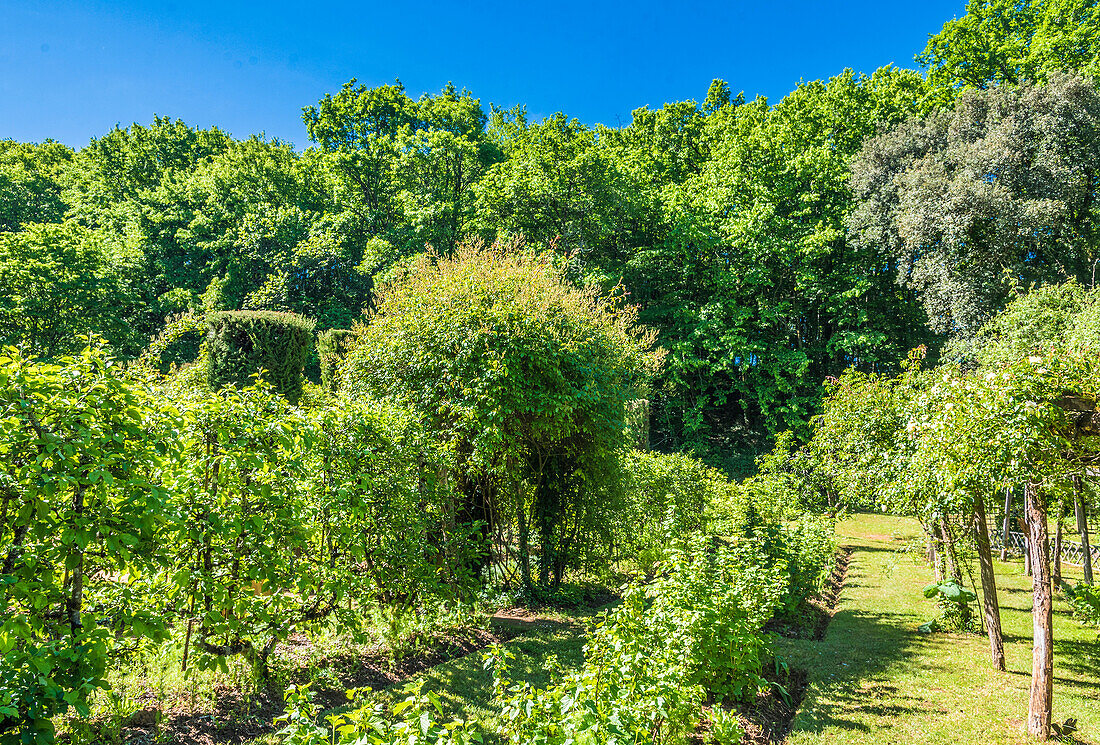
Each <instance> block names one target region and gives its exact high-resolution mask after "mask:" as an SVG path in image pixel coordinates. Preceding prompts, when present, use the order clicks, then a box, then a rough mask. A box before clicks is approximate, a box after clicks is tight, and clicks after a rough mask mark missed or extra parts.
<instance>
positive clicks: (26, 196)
mask: <svg viewBox="0 0 1100 745" xmlns="http://www.w3.org/2000/svg"><path fill="white" fill-rule="evenodd" d="M72 157H73V151H72V150H71V149H70V148H68V147H66V146H65V145H62V144H60V143H57V142H44V143H42V144H41V145H34V144H30V143H23V142H14V141H13V140H0V233H3V232H8V231H12V232H14V231H18V230H20V229H21V226H22V225H24V224H26V223H44V222H61V220H62V219H63V218H64V216H65V203H64V201H63V200H62V199H61V190H62V186H61V182H60V178H61V175H62V173H63V172H64V170H65V168H66V167H67V165H68V163H69V161H70V160H71V159H72Z"/></svg>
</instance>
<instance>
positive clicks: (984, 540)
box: [974, 494, 1005, 670]
mask: <svg viewBox="0 0 1100 745" xmlns="http://www.w3.org/2000/svg"><path fill="white" fill-rule="evenodd" d="M974 523H975V527H976V528H977V530H976V536H975V537H976V538H977V543H978V563H979V564H980V565H981V570H982V606H983V610H984V611H985V627H986V630H987V631H988V633H989V654H990V660H991V661H992V663H993V667H995V668H996V669H998V670H1004V669H1005V649H1004V641H1003V640H1002V638H1001V608H1000V605H999V604H998V603H997V578H996V576H995V575H994V574H993V552H992V551H991V550H990V547H989V526H988V525H987V524H986V521H985V498H984V497H983V496H981V495H980V494H979V495H978V496H977V498H976V499H975V500H974Z"/></svg>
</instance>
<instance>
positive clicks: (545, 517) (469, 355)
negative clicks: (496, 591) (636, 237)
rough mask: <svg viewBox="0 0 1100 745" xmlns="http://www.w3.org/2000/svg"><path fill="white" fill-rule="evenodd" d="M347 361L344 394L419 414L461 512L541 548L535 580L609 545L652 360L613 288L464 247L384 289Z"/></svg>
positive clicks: (509, 254)
mask: <svg viewBox="0 0 1100 745" xmlns="http://www.w3.org/2000/svg"><path fill="white" fill-rule="evenodd" d="M360 338H361V341H360V342H359V343H358V344H357V345H356V346H355V347H354V348H353V349H352V350H351V351H350V352H349V355H348V359H347V363H346V365H345V367H344V369H343V371H342V376H343V389H342V390H343V392H344V395H345V396H347V397H350V398H354V397H363V396H368V397H377V398H382V399H386V400H390V401H392V402H394V403H396V404H398V405H400V406H402V407H406V408H408V409H409V410H411V411H412V412H414V413H415V414H416V415H417V416H418V417H421V418H422V420H423V421H424V423H425V426H426V428H427V431H428V432H429V433H430V435H431V436H432V437H433V438H435V439H437V440H438V441H439V442H440V443H441V444H443V445H444V447H446V448H447V452H448V456H449V457H450V458H451V469H450V470H451V473H450V477H451V478H453V479H454V480H455V481H456V483H457V487H458V489H459V491H460V492H461V493H462V494H463V495H464V496H465V500H464V503H463V504H461V505H459V506H458V513H457V515H456V517H457V518H458V519H459V521H460V522H464V523H473V522H480V523H482V525H483V527H485V528H486V535H487V536H488V535H490V533H491V531H493V530H495V529H496V527H497V526H498V525H500V523H501V522H502V521H503V520H504V519H509V518H510V519H512V520H515V524H516V525H517V529H518V530H519V532H520V536H519V537H520V541H521V547H520V556H519V557H518V558H519V561H521V562H523V563H524V569H525V572H524V573H525V579H528V578H529V575H527V567H528V564H527V562H528V559H527V556H528V554H527V545H526V543H525V542H526V541H527V539H528V531H530V532H531V533H533V534H535V535H536V536H537V537H538V540H539V544H540V549H541V550H540V554H539V556H540V559H541V561H540V565H539V581H540V584H542V585H547V584H551V583H552V584H554V585H557V584H558V583H560V581H561V576H562V573H563V572H564V570H565V569H566V568H567V567H575V566H577V565H578V564H579V563H580V562H581V560H582V559H584V558H585V555H586V554H588V553H590V552H592V551H594V550H598V549H599V547H600V546H601V545H602V546H606V543H607V536H608V534H609V532H610V523H611V514H612V510H613V509H614V504H613V503H612V501H611V500H609V499H605V498H603V497H604V495H605V494H607V493H608V492H609V490H611V489H613V487H614V486H615V485H616V481H617V476H618V468H617V460H616V455H617V451H618V449H619V447H620V446H622V445H623V444H624V441H625V428H624V417H625V406H626V404H627V402H629V401H632V400H634V399H636V398H637V397H638V395H639V392H640V390H641V389H642V388H643V387H644V386H645V384H646V383H647V379H648V377H649V376H650V374H651V373H652V371H653V370H654V369H655V367H656V361H657V360H656V355H655V354H654V353H653V352H652V351H651V350H650V347H651V344H652V335H650V334H648V333H646V332H644V331H643V330H641V329H639V328H638V327H637V326H636V325H635V316H634V313H633V312H632V310H631V309H630V308H629V307H623V306H622V305H621V300H620V298H619V297H617V296H615V295H609V296H604V295H601V294H598V293H596V292H594V291H582V290H578V289H576V288H575V287H573V286H571V285H570V284H569V283H567V282H566V281H565V280H564V278H563V277H562V274H561V270H560V269H559V268H557V267H556V266H555V265H554V263H553V262H552V260H551V258H549V257H545V256H544V257H532V256H530V255H527V254H524V253H522V252H518V251H515V250H514V249H513V250H511V251H506V250H504V248H503V247H494V248H479V247H466V248H464V249H462V250H461V251H460V252H459V253H457V254H456V255H455V256H454V257H453V258H449V259H448V258H437V259H433V257H430V256H425V257H422V258H421V259H420V260H419V261H418V262H417V264H416V266H415V268H414V270H413V271H411V272H410V273H409V274H408V276H407V278H406V279H404V280H403V281H399V282H395V283H394V284H393V285H391V286H388V287H386V288H383V289H382V290H380V292H379V297H378V313H377V314H376V315H374V316H373V317H372V318H371V320H370V324H369V325H367V326H366V327H361V329H360Z"/></svg>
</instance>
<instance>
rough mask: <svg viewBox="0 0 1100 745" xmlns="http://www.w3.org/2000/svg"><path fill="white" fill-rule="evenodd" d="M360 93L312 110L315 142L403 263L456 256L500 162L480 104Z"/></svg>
mask: <svg viewBox="0 0 1100 745" xmlns="http://www.w3.org/2000/svg"><path fill="white" fill-rule="evenodd" d="M355 83H356V81H355V80H351V81H349V82H348V83H346V84H345V85H344V87H343V88H342V89H341V90H340V92H339V93H337V94H336V95H326V96H325V97H324V99H322V100H321V101H320V102H319V103H318V104H317V106H309V107H306V108H305V109H304V111H303V119H304V120H305V123H306V128H307V129H308V131H309V136H310V139H312V140H313V141H314V142H316V143H317V144H318V145H319V146H320V148H321V150H322V151H323V152H324V153H325V155H326V158H327V160H328V162H330V163H331V164H332V167H333V169H334V171H335V173H336V174H338V176H339V180H338V183H339V184H340V188H341V190H342V192H343V196H344V197H345V198H346V201H347V203H348V204H349V206H350V207H351V209H352V210H353V211H354V212H355V213H357V214H358V215H360V216H361V217H362V218H363V220H364V227H365V229H366V231H367V232H368V233H369V234H370V235H371V236H375V237H380V238H383V239H385V240H386V241H387V242H389V243H391V244H392V245H394V246H400V247H401V248H402V251H401V253H402V254H403V255H410V254H415V253H418V252H420V251H422V250H424V248H425V246H426V245H427V246H431V247H433V248H434V249H435V250H437V251H440V252H443V253H450V252H451V251H453V250H454V249H455V247H456V246H457V245H458V244H459V243H460V242H461V241H462V240H463V238H464V237H465V236H466V235H467V225H468V223H469V221H470V219H471V216H472V214H473V200H472V197H471V195H470V192H471V189H472V187H473V185H474V184H475V183H476V182H477V181H478V179H479V178H480V177H481V174H482V173H483V172H484V171H485V169H486V167H487V166H488V165H489V164H490V163H492V162H493V161H494V160H496V159H497V157H498V151H497V150H496V148H495V147H494V146H493V145H492V144H491V143H490V142H489V141H488V139H487V138H486V135H485V114H484V113H483V112H482V109H481V103H480V101H479V100H478V99H476V98H474V97H473V96H472V95H471V94H470V93H469V92H467V91H462V92H461V93H459V92H458V91H457V90H456V89H455V87H454V86H453V85H451V84H448V85H447V87H446V88H444V89H443V90H442V91H441V92H440V93H439V94H438V95H434V96H431V95H426V94H425V95H424V96H422V97H421V98H420V100H419V101H414V100H413V99H411V98H409V97H408V95H406V93H405V87H404V86H403V85H401V83H400V82H398V83H396V84H395V85H385V86H379V87H377V88H367V87H366V86H362V85H359V86H356V84H355ZM379 268H380V269H383V268H385V267H379Z"/></svg>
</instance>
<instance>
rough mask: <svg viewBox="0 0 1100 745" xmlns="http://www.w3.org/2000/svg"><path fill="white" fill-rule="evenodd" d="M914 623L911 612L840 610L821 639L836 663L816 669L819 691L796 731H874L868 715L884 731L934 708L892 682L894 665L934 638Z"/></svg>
mask: <svg viewBox="0 0 1100 745" xmlns="http://www.w3.org/2000/svg"><path fill="white" fill-rule="evenodd" d="M857 550H858V551H863V550H865V549H863V548H862V547H861V548H859V549H857ZM912 625H913V617H912V615H910V614H905V613H892V612H888V611H883V612H880V613H870V612H866V611H860V610H842V611H840V612H838V613H837V614H836V615H835V616H834V617H833V621H832V624H831V625H830V627H829V632H828V635H827V636H826V638H825V641H824V642H822V643H820V644H821V646H820V652H821V655H822V657H824V658H825V659H831V660H833V662H832V664H828V663H826V664H823V665H820V667H819V669H817V670H815V671H814V672H813V673H812V674H813V675H814V681H813V685H814V687H815V689H816V690H815V692H814V695H813V697H812V699H811V698H807V699H806V700H805V701H804V702H803V710H802V711H800V712H799V713H798V716H797V717H796V719H795V721H794V726H793V728H792V730H793V731H801V732H821V731H823V730H826V729H831V728H837V729H842V730H856V731H861V732H868V731H871V729H872V728H871V727H870V726H869V725H868V724H865V723H864V722H862V721H860V719H862V718H864V717H867V718H870V717H875V718H877V719H879V721H878V722H877V723H876V725H875V729H876V730H881V729H882V722H883V721H889V720H890V719H893V718H896V717H899V716H904V715H911V714H922V713H928V712H929V710H928V705H927V703H926V702H925V701H923V700H920V699H917V698H915V697H912V696H908V695H905V694H902V693H900V692H899V691H898V690H897V688H896V687H894V686H892V685H890V684H889V683H888V682H887V681H886V675H887V673H888V671H889V670H890V669H891V668H894V667H895V666H898V665H904V664H905V663H906V662H907V661H908V660H910V659H911V658H913V657H914V656H915V655H917V654H919V653H920V652H921V651H922V649H923V648H924V647H925V646H926V645H927V644H928V643H929V641H928V637H925V636H924V635H921V634H919V633H917V632H916V631H915V630H913V629H912V628H911V626H912ZM888 739H889V738H886V739H884V740H883V741H887V740H888Z"/></svg>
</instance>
